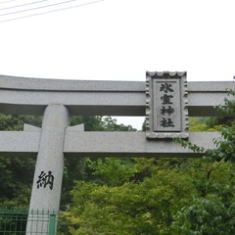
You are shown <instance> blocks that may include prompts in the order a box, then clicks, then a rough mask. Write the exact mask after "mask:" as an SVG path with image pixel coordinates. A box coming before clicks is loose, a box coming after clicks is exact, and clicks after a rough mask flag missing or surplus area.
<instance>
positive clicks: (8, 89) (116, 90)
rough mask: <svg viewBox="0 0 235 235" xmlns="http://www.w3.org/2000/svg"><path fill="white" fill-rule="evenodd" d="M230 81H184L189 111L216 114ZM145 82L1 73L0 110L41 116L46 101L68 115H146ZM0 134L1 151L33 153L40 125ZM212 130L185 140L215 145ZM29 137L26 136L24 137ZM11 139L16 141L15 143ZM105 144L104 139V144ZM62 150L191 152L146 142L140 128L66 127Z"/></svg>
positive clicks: (84, 152)
mask: <svg viewBox="0 0 235 235" xmlns="http://www.w3.org/2000/svg"><path fill="white" fill-rule="evenodd" d="M233 87H234V83H233V82H188V112H189V116H210V115H216V112H215V110H214V106H217V105H222V104H223V103H224V98H225V97H226V92H227V91H226V90H227V89H233ZM145 92H146V85H145V82H137V81H96V80H93V81H90V80H89V81H85V80H60V79H38V78H24V77H13V76H3V75H0V112H1V113H8V114H34V115H38V114H40V115H42V114H43V112H44V110H45V108H46V107H47V106H48V105H50V104H63V105H64V106H66V108H67V109H68V111H69V114H70V115H122V116H125V115H126V116H145V109H146V94H145ZM27 130H28V129H27V128H26V129H25V131H17V132H14V131H11V132H5V131H2V132H1V133H0V152H1V153H24V154H26V153H32V152H33V153H37V152H38V149H39V140H40V129H39V128H33V129H32V128H31V129H30V130H28V131H27ZM216 136H217V134H216V133H190V135H189V140H190V141H192V142H193V143H194V144H197V145H199V146H205V147H208V148H213V143H212V139H213V138H214V137H216ZM26 140H27V141H26ZM13 143H14V144H13ZM104 143H105V144H104ZM64 153H65V154H66V155H71V154H76V155H78V156H81V155H82V156H87V155H88V156H93V155H94V156H107V155H108V156H110V155H112V156H120V155H122V156H124V155H127V156H182V155H184V156H185V155H194V154H193V153H192V151H191V150H188V149H184V148H182V147H181V146H179V145H177V144H176V143H172V142H166V141H163V140H159V141H157V143H156V142H153V141H147V140H146V138H145V133H141V132H130V133H123V132H105V133H104V132H82V131H81V130H80V131H76V128H74V129H72V128H67V131H66V135H65V144H64Z"/></svg>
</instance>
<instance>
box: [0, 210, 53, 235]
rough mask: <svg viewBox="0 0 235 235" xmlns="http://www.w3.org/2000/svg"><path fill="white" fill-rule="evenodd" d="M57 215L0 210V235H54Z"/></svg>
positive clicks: (47, 212) (46, 212) (37, 211)
mask: <svg viewBox="0 0 235 235" xmlns="http://www.w3.org/2000/svg"><path fill="white" fill-rule="evenodd" d="M56 227H57V213H55V212H50V211H39V210H35V211H30V212H29V211H27V210H12V209H0V235H25V234H26V235H39V234H41V235H55V234H56Z"/></svg>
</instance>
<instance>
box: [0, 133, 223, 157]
mask: <svg viewBox="0 0 235 235" xmlns="http://www.w3.org/2000/svg"><path fill="white" fill-rule="evenodd" d="M218 136H219V135H218V134H217V133H215V132H211V133H210V132H192V133H190V134H189V141H191V142H192V143H193V144H196V145H199V146H201V147H204V148H214V147H215V146H214V144H213V141H212V140H213V138H216V137H218ZM117 140H118V141H117ZM39 142H40V131H14V132H7V131H4V132H0V153H1V154H6V153H8V152H11V153H13V155H15V154H14V153H17V154H19V153H23V154H22V156H25V154H27V153H37V152H38V150H39ZM12 143H14V145H13V144H12ZM64 153H65V156H68V157H69V156H73V155H74V156H81V157H85V156H101V157H102V156H134V157H135V156H146V157H148V156H149V157H150V156H155V157H160V156H168V157H169V156H181V155H187V156H197V155H196V154H194V153H192V151H190V150H188V149H184V148H182V147H181V146H180V145H179V144H176V143H173V142H172V141H166V140H158V141H147V140H146V136H145V133H141V132H99V131H95V132H92V131H89V132H82V131H74V130H73V131H68V130H67V131H66V136H65V144H64Z"/></svg>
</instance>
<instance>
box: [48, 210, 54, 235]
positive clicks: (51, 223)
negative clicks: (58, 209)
mask: <svg viewBox="0 0 235 235" xmlns="http://www.w3.org/2000/svg"><path fill="white" fill-rule="evenodd" d="M55 234H56V214H54V213H53V214H50V215H49V229H48V235H55Z"/></svg>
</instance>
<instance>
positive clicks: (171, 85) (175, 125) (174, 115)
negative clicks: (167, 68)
mask: <svg viewBox="0 0 235 235" xmlns="http://www.w3.org/2000/svg"><path fill="white" fill-rule="evenodd" d="M187 98H188V91H187V81H186V72H175V73H171V72H162V73H161V72H147V74H146V137H147V138H149V139H159V138H176V137H179V138H188V99H187Z"/></svg>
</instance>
